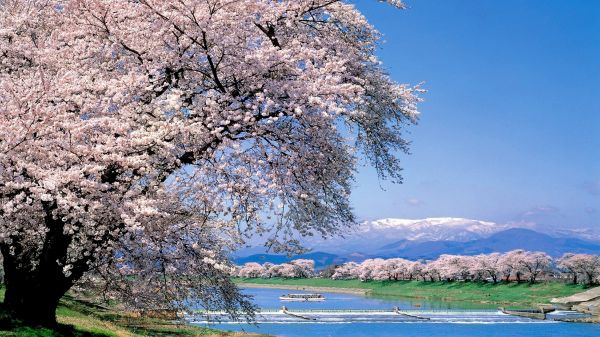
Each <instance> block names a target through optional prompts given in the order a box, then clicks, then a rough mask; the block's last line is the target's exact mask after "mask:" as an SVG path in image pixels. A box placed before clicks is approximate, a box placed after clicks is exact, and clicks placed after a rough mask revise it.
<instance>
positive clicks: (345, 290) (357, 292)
mask: <svg viewBox="0 0 600 337" xmlns="http://www.w3.org/2000/svg"><path fill="white" fill-rule="evenodd" d="M237 285H238V286H239V287H241V288H264V289H287V290H302V291H314V292H324V293H340V294H353V295H362V296H365V295H367V294H368V293H369V292H371V290H370V289H360V288H336V287H318V286H304V285H290V284H259V283H246V282H240V283H237Z"/></svg>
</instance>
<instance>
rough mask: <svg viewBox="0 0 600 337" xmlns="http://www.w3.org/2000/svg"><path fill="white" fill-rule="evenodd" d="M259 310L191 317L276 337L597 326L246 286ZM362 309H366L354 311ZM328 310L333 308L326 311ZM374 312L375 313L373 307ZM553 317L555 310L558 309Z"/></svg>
mask: <svg viewBox="0 0 600 337" xmlns="http://www.w3.org/2000/svg"><path fill="white" fill-rule="evenodd" d="M244 291H245V292H246V293H248V294H250V295H252V296H254V301H255V303H256V304H257V306H258V307H259V308H262V309H263V313H262V314H260V315H259V316H258V317H257V322H258V324H257V325H251V324H243V323H236V322H228V321H226V320H223V321H221V323H219V324H209V323H208V322H207V321H206V320H205V319H202V318H197V319H192V322H193V324H198V325H203V326H210V327H213V328H217V329H222V330H230V331H247V332H257V333H265V334H272V335H276V336H282V337H328V336H332V337H367V336H368V337H372V336H377V337H396V336H402V337H421V336H422V337H435V336H444V337H496V336H498V337H518V336H527V337H555V336H556V337H595V336H600V325H594V324H579V323H560V322H555V321H541V320H532V319H525V318H518V317H513V316H507V315H503V314H501V313H499V312H498V311H497V310H496V309H495V306H493V305H484V304H465V303H451V302H432V301H424V300H414V299H411V300H405V299H398V298H376V297H369V296H361V295H353V294H340V293H323V295H324V296H325V297H326V300H325V301H324V302H286V303H282V302H281V301H280V300H279V296H281V295H282V294H287V293H289V292H293V293H301V291H292V290H283V289H260V288H246V289H245V290H244ZM283 305H285V306H286V307H287V308H288V310H289V312H292V313H296V314H299V315H302V316H307V317H309V318H310V320H304V319H299V318H297V317H293V316H289V315H285V314H282V313H281V312H276V310H275V309H281V307H282V306H283ZM394 307H398V308H399V310H400V311H401V312H408V313H411V314H413V315H415V316H417V317H421V316H423V317H425V316H426V317H428V318H429V319H428V320H425V319H412V318H410V317H403V316H400V315H396V314H394V313H393V311H392V310H393V308H394ZM364 309H368V310H369V311H368V312H361V311H360V310H364ZM332 310H334V311H332ZM375 310H379V311H375ZM558 314H559V315H560V314H561V313H558Z"/></svg>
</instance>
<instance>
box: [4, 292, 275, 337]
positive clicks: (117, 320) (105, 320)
mask: <svg viewBox="0 0 600 337" xmlns="http://www.w3.org/2000/svg"><path fill="white" fill-rule="evenodd" d="M2 300H4V290H3V289H0V301H2ZM56 316H57V320H58V322H59V324H60V327H59V328H58V329H57V330H51V329H46V328H37V327H29V326H20V325H18V324H16V325H15V324H14V322H10V323H12V325H15V326H12V327H11V328H10V329H8V328H7V327H6V323H5V322H7V321H8V320H9V318H8V317H7V316H6V314H5V313H4V312H2V311H0V336H1V337H5V336H6V337H8V336H10V337H147V336H153V337H191V336H202V337H234V336H246V337H260V336H259V335H248V334H242V333H233V332H231V333H230V332H223V331H219V330H214V329H208V328H202V327H195V326H190V325H185V324H176V323H173V322H171V321H167V320H160V319H150V318H139V317H132V316H130V315H126V314H125V313H123V312H120V311H117V310H115V309H113V308H104V307H99V306H97V305H94V304H92V303H89V302H86V301H82V300H77V299H74V298H72V297H70V296H65V297H63V299H62V300H61V301H60V305H59V307H58V309H57V311H56ZM3 323H4V324H3ZM7 329H8V330H7ZM265 337H266V336H265Z"/></svg>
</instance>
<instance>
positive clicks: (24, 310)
mask: <svg viewBox="0 0 600 337" xmlns="http://www.w3.org/2000/svg"><path fill="white" fill-rule="evenodd" d="M5 285H6V294H5V297H4V307H5V309H7V310H9V311H10V312H11V314H12V315H13V317H14V318H16V319H18V320H21V321H23V322H24V323H27V324H31V325H42V326H48V327H52V326H55V325H56V307H57V306H58V301H59V300H60V298H61V297H62V295H64V292H62V291H57V289H56V288H55V287H52V286H51V285H49V284H48V283H46V282H44V281H42V280H38V282H35V281H34V280H28V281H27V282H23V283H19V282H6V283H5Z"/></svg>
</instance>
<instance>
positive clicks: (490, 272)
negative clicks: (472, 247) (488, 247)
mask: <svg viewBox="0 0 600 337" xmlns="http://www.w3.org/2000/svg"><path fill="white" fill-rule="evenodd" d="M476 268H477V269H478V270H481V271H482V272H483V273H484V275H485V277H486V278H490V279H491V280H492V282H493V283H494V284H496V283H498V280H499V279H500V277H501V275H502V255H501V254H500V253H491V254H482V255H478V256H476ZM509 276H510V273H509Z"/></svg>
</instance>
